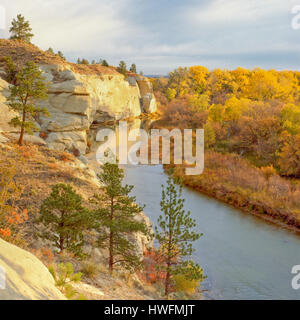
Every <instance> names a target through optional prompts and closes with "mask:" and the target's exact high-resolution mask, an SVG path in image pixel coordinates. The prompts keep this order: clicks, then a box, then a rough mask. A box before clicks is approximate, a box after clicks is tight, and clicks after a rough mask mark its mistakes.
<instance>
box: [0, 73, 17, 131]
mask: <svg viewBox="0 0 300 320" xmlns="http://www.w3.org/2000/svg"><path fill="white" fill-rule="evenodd" d="M8 86H9V85H8V83H7V82H6V81H4V80H2V79H1V78H0V133H1V132H17V131H18V130H17V129H16V128H14V127H12V126H10V125H9V122H10V120H11V119H12V118H14V117H15V116H16V115H17V114H16V113H15V112H13V111H11V110H9V108H8V106H7V105H6V104H5V102H6V98H7V97H8V95H9V91H8Z"/></svg>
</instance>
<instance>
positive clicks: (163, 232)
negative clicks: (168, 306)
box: [155, 173, 205, 298]
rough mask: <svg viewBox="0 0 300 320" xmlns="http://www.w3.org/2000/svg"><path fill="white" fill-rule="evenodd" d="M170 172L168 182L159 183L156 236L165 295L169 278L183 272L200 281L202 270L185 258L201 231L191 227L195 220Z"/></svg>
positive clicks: (170, 279) (194, 225)
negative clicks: (185, 208)
mask: <svg viewBox="0 0 300 320" xmlns="http://www.w3.org/2000/svg"><path fill="white" fill-rule="evenodd" d="M178 183H179V181H176V180H175V178H173V176H172V175H171V173H170V176H169V178H168V181H167V186H166V187H165V186H162V198H161V203H160V207H161V211H162V213H163V214H162V215H160V216H159V218H158V227H159V228H158V227H155V237H156V239H157V240H158V243H159V245H160V248H159V255H160V256H161V257H162V259H161V261H162V262H163V263H161V265H159V266H158V268H159V270H161V271H162V272H164V273H165V296H166V297H167V298H168V296H169V293H170V286H171V283H172V278H173V277H174V276H176V275H182V276H184V277H185V278H186V279H187V280H198V281H199V282H201V281H203V279H204V278H205V277H204V276H203V270H202V269H201V268H200V267H199V265H198V264H195V263H194V262H193V261H191V260H188V259H187V258H188V257H190V256H191V254H192V253H193V252H194V249H193V246H192V243H193V242H194V241H196V240H198V239H199V238H200V237H201V236H202V234H199V233H197V232H195V231H193V229H194V228H195V227H196V223H195V220H194V219H192V218H191V213H190V212H185V210H184V208H183V207H184V202H185V200H184V199H183V198H182V185H181V184H180V183H179V184H178Z"/></svg>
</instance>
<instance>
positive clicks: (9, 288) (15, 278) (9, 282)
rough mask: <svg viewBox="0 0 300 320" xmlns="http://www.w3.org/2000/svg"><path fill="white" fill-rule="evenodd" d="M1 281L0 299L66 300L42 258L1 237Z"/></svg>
mask: <svg viewBox="0 0 300 320" xmlns="http://www.w3.org/2000/svg"><path fill="white" fill-rule="evenodd" d="M0 282H1V286H0V300H65V299H66V298H65V296H64V295H63V294H62V293H61V292H60V291H59V290H58V289H57V288H56V287H55V283H54V279H53V277H52V275H51V274H50V272H49V271H48V269H47V268H46V267H45V266H44V265H43V264H42V262H41V261H39V260H38V259H37V258H36V257H35V256H34V255H32V254H31V253H29V252H27V251H25V250H22V249H20V248H18V247H16V246H14V245H12V244H10V243H7V242H5V241H3V240H1V239H0Z"/></svg>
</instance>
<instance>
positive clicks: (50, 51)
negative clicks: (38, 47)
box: [46, 48, 55, 55]
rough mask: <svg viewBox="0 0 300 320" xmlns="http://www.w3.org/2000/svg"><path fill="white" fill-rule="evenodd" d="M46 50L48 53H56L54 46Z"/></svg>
mask: <svg viewBox="0 0 300 320" xmlns="http://www.w3.org/2000/svg"><path fill="white" fill-rule="evenodd" d="M46 52H48V53H50V54H53V55H54V54H55V53H54V50H53V49H52V48H49V49H48V50H47V51H46Z"/></svg>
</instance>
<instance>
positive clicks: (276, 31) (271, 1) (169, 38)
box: [0, 0, 300, 74]
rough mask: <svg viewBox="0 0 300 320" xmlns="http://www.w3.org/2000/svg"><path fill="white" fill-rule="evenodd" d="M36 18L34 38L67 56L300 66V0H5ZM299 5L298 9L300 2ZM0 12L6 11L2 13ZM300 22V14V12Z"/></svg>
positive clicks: (165, 64)
mask: <svg viewBox="0 0 300 320" xmlns="http://www.w3.org/2000/svg"><path fill="white" fill-rule="evenodd" d="M0 5H2V6H3V7H4V8H5V11H6V30H0V37H2V38H3V37H8V29H9V25H10V21H11V19H12V17H14V16H16V15H17V14H18V13H22V14H23V15H25V17H26V18H27V19H28V20H30V23H31V26H32V28H33V31H34V34H35V37H34V39H33V43H34V44H36V45H38V46H39V47H41V48H42V49H47V48H49V47H52V48H53V49H54V50H56V51H57V50H61V51H62V52H63V53H64V54H65V55H66V56H67V58H68V59H69V60H71V61H75V60H76V59H77V58H78V57H85V58H88V59H96V60H98V59H99V58H105V59H107V61H108V62H109V63H111V64H118V62H119V61H120V60H121V59H122V60H125V61H126V62H127V63H128V64H131V63H132V62H135V63H136V64H137V66H138V69H139V70H142V71H144V73H146V74H166V73H167V72H169V71H171V70H172V69H174V68H177V67H178V66H190V65H196V64H197V65H200V64H201V65H205V66H207V67H208V68H210V69H212V68H217V67H220V68H228V69H232V68H236V67H238V66H243V67H247V68H254V67H263V68H268V69H269V68H276V69H298V70H299V69H300V29H298V30H294V29H293V28H292V24H291V21H292V19H293V17H295V14H292V8H293V7H295V6H297V5H298V6H299V8H300V0H184V1H183V0H84V1H78V0H13V1H11V0H0ZM299 12H300V9H299ZM0 16H1V15H0ZM299 23H300V19H299Z"/></svg>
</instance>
